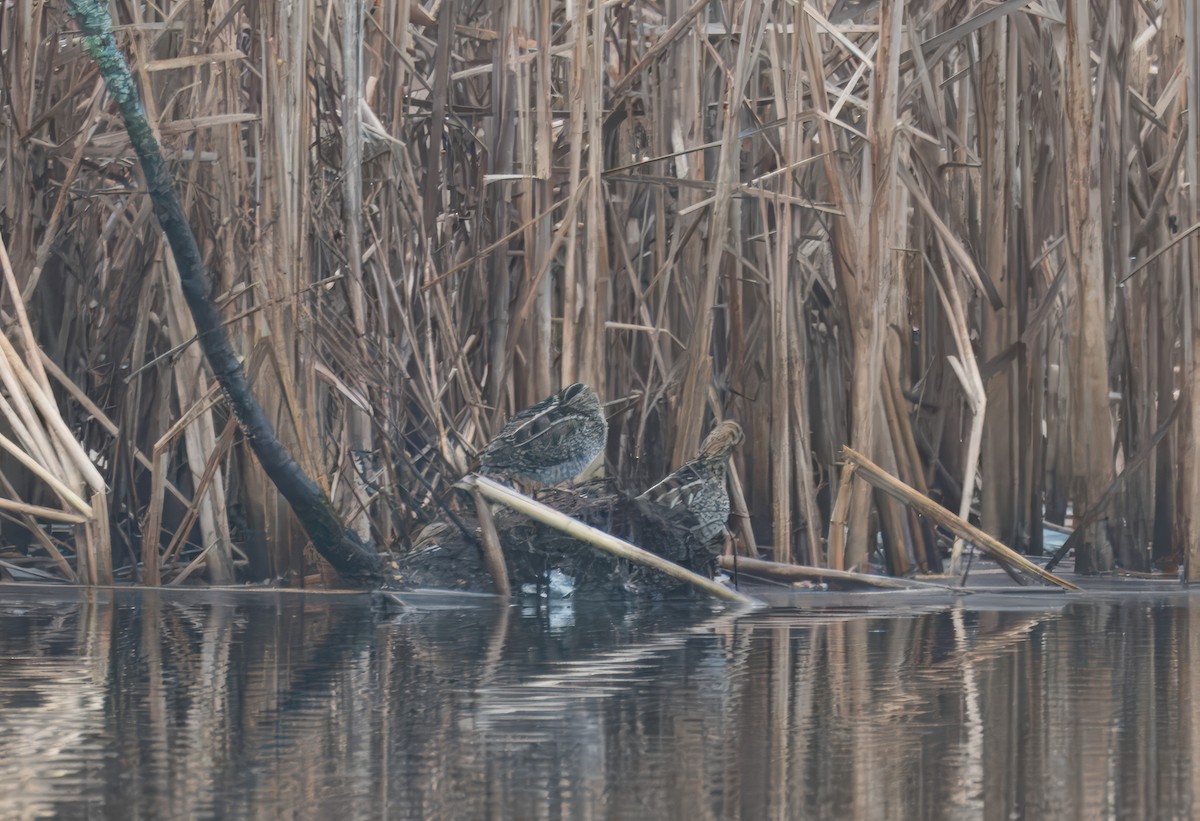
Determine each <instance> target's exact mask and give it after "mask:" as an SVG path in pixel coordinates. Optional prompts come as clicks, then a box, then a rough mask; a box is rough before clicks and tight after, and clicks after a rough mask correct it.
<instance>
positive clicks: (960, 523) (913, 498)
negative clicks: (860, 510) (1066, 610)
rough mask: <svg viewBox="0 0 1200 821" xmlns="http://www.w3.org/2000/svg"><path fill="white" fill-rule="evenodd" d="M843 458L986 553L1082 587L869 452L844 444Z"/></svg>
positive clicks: (1061, 582)
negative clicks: (924, 490)
mask: <svg viewBox="0 0 1200 821" xmlns="http://www.w3.org/2000/svg"><path fill="white" fill-rule="evenodd" d="M842 458H843V459H844V460H845V461H846V462H847V463H852V464H854V465H857V466H858V475H859V476H860V477H861V478H862V479H863V480H864V481H866V482H868V483H869V484H871V485H872V486H874V487H876V488H879V489H880V490H882V491H883V492H884V493H886V494H888V495H889V496H892V497H894V498H896V499H899V500H900V501H901V502H904V503H905V504H906V505H910V506H912V507H913V508H914V509H916V510H918V511H920V512H921V513H923V514H924V515H926V516H928V517H929V518H931V519H933V520H934V521H935V522H937V523H938V524H940V525H942V526H943V527H945V528H946V529H947V530H949V531H951V532H952V533H954V535H956V536H958V537H959V538H961V539H965V540H966V541H968V542H972V543H974V544H976V545H978V546H979V547H980V548H981V549H982V550H983V551H984V552H985V553H988V554H989V555H991V556H992V558H994V559H996V560H997V561H999V562H1001V563H1007V564H1010V565H1013V566H1015V567H1018V568H1020V569H1021V570H1024V571H1025V572H1026V573H1028V574H1029V575H1031V576H1035V577H1037V578H1039V579H1041V580H1042V581H1045V582H1049V583H1050V584H1054V585H1057V586H1059V587H1061V588H1062V589H1063V590H1078V589H1079V588H1078V587H1077V586H1076V585H1074V584H1072V583H1071V582H1069V581H1067V580H1065V579H1060V578H1059V577H1058V576H1055V575H1054V574H1053V573H1048V572H1046V571H1045V570H1043V569H1042V568H1040V567H1038V566H1037V565H1036V564H1034V563H1033V562H1031V561H1029V559H1026V558H1025V557H1024V556H1022V555H1021V554H1020V553H1017V552H1016V551H1015V550H1012V549H1011V548H1008V547H1005V546H1004V545H1003V544H1001V543H1000V542H998V541H997V540H996V539H994V538H992V537H991V536H989V535H988V534H986V533H984V532H983V531H982V530H980V529H979V528H977V527H975V525H973V524H971V523H970V522H968V521H966V520H965V519H961V518H959V517H958V516H955V515H954V514H953V513H951V512H950V511H949V510H946V508H944V507H942V506H941V505H939V504H938V503H937V502H935V501H933V500H932V499H930V498H928V497H926V496H922V495H921V494H920V493H917V491H915V490H913V489H912V488H910V487H909V486H908V485H906V484H904V483H903V482H901V481H900V480H899V479H897V478H895V477H894V476H889V475H888V474H887V472H886V471H884V469H883V468H881V467H879V465H877V464H875V463H874V462H872V461H871V460H870V459H868V458H867V457H866V456H863V455H862V454H861V453H859V452H858V451H856V450H854V449H853V448H851V447H849V446H847V447H843V448H842Z"/></svg>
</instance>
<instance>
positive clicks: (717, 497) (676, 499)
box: [638, 420, 745, 544]
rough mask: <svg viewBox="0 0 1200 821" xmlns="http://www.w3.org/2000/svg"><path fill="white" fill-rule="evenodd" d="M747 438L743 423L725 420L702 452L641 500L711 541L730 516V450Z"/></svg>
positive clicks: (671, 522)
mask: <svg viewBox="0 0 1200 821" xmlns="http://www.w3.org/2000/svg"><path fill="white" fill-rule="evenodd" d="M744 439H745V435H744V434H743V433H742V427H741V425H739V424H738V423H737V422H734V421H732V420H726V421H724V422H722V423H721V424H719V425H717V426H716V427H715V428H714V429H713V431H712V433H710V434H708V436H707V437H706V438H705V440H704V443H703V444H702V445H701V446H700V455H699V456H697V457H696V458H695V459H693V460H692V461H690V462H688V463H687V464H685V465H684V466H683V467H681V468H679V470H677V471H675V472H674V473H672V474H671V475H670V476H668V477H667V478H665V479H663V480H662V481H661V482H659V483H658V484H657V485H655V486H654V487H652V488H650V489H649V490H647V491H646V492H645V493H643V494H642V495H641V496H638V501H639V502H642V503H643V504H645V505H647V506H648V507H649V508H650V509H651V510H653V511H654V512H655V513H657V514H658V515H659V516H661V517H662V518H663V519H664V520H665V521H667V522H668V523H670V524H672V525H674V526H675V527H679V528H682V529H684V530H686V531H688V532H690V533H691V535H692V536H693V537H694V538H696V539H697V540H698V541H699V542H701V543H705V544H707V543H708V542H711V541H712V540H714V539H716V538H717V536H719V535H720V534H721V532H722V530H723V529H724V527H725V520H726V519H728V518H729V492H728V490H727V488H726V486H725V472H726V468H727V466H728V464H729V454H730V453H731V452H732V451H733V449H734V448H735V447H737V446H738V445H740V444H741V443H742V441H743V440H744Z"/></svg>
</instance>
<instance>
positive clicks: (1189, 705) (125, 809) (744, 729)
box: [0, 589, 1200, 821]
mask: <svg viewBox="0 0 1200 821" xmlns="http://www.w3.org/2000/svg"><path fill="white" fill-rule="evenodd" d="M51 596H53V598H51ZM803 603H804V604H805V606H804V607H802V608H799V607H793V608H790V609H776V610H771V611H766V612H758V613H752V614H749V615H742V616H735V615H731V614H728V613H724V612H721V611H714V610H712V609H710V608H707V607H703V606H695V605H693V606H666V605H659V606H654V607H648V608H641V609H630V608H626V607H621V606H615V605H609V606H605V605H596V604H591V605H584V604H583V603H577V604H576V605H575V606H574V607H564V606H556V607H538V606H527V607H523V608H522V607H513V608H508V609H505V610H501V609H497V608H493V607H481V608H468V609H453V610H437V611H428V612H409V613H405V614H402V615H384V614H381V613H379V612H377V611H376V610H373V609H372V608H371V607H370V606H369V605H368V604H366V603H365V602H364V601H363V600H349V599H339V598H335V597H320V596H302V595H298V594H278V595H276V594H261V593H260V594H254V595H233V594H217V595H213V594H196V593H192V594H185V595H168V594H165V593H155V592H128V593H124V592H121V593H112V592H108V593H97V594H94V595H93V596H92V597H90V598H85V597H83V596H82V594H79V595H75V594H63V593H55V592H52V591H51V592H45V593H43V592H40V591H39V592H37V593H28V592H24V591H15V590H13V589H2V590H0V818H36V817H58V818H68V819H69V818H89V819H92V818H122V819H126V818H130V819H132V818H153V819H161V818H185V817H195V818H333V819H350V818H398V819H408V818H411V819H467V818H470V819H475V818H497V819H508V818H522V819H524V818H528V819H558V818H647V819H671V818H680V819H687V821H699V820H700V819H707V818H712V819H724V818H730V819H736V818H742V819H773V818H779V819H784V818H838V819H841V818H866V819H874V818H880V819H884V818H886V819H895V818H915V819H938V818H948V819H950V818H989V819H990V818H996V819H1007V818H1104V817H1112V818H1116V817H1121V818H1129V817H1155V818H1192V817H1195V816H1196V811H1195V810H1194V809H1193V807H1194V801H1195V800H1194V797H1193V795H1194V792H1195V789H1196V786H1197V785H1200V710H1198V709H1197V708H1195V707H1193V704H1200V700H1197V699H1196V698H1194V696H1196V695H1198V694H1196V693H1194V689H1195V688H1196V687H1197V686H1200V667H1198V666H1197V662H1200V599H1194V598H1189V597H1188V596H1186V595H1180V594H1146V595H1137V596H1130V595H1117V594H1111V595H1100V596H1090V597H1080V596H1066V595H1058V594H1040V595H1029V596H1022V597H1020V598H1017V599H1014V598H1011V597H1002V596H990V597H989V596H970V597H966V598H964V599H962V600H960V601H957V602H956V601H952V600H938V599H935V598H931V597H930V596H927V595H907V594H884V595H880V594H874V595H862V596H857V597H852V596H850V597H848V596H840V597H839V596H834V595H832V594H816V593H814V594H811V595H809V596H807V597H806V598H804V599H803Z"/></svg>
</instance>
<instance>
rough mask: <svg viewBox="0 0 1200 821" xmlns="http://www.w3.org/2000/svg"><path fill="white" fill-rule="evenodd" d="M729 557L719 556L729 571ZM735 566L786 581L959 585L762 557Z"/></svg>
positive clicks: (742, 560) (941, 587)
mask: <svg viewBox="0 0 1200 821" xmlns="http://www.w3.org/2000/svg"><path fill="white" fill-rule="evenodd" d="M733 566H734V561H733V558H732V557H728V556H722V557H721V567H723V568H725V569H726V570H732V569H733ZM737 568H738V570H739V571H741V572H743V573H748V574H750V575H751V576H762V577H764V578H768V579H776V580H779V581H786V582H797V581H805V582H808V581H812V582H839V583H844V584H861V585H865V586H867V587H878V588H880V589H883V590H949V591H957V590H958V589H959V588H957V587H951V586H949V585H945V584H936V583H934V582H918V581H913V580H912V579H901V578H896V577H893V576H872V575H870V574H868V573H855V572H854V571H851V570H831V569H830V568H828V567H809V566H807V565H802V564H780V563H779V562H768V561H766V560H764V559H747V558H744V557H742V558H739V559H738V560H737Z"/></svg>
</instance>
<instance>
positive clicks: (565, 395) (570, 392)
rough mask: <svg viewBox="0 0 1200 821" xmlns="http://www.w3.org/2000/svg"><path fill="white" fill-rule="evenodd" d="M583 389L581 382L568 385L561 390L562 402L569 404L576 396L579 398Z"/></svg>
mask: <svg viewBox="0 0 1200 821" xmlns="http://www.w3.org/2000/svg"><path fill="white" fill-rule="evenodd" d="M585 389H586V388H585V386H584V385H583V383H581V382H576V383H575V384H574V385H568V386H567V387H565V388H563V392H562V401H564V402H570V401H571V400H572V399H574V398H575V397H576V396H579V394H581V393H583V392H584V390H585Z"/></svg>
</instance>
